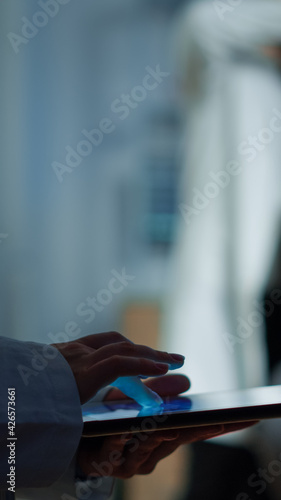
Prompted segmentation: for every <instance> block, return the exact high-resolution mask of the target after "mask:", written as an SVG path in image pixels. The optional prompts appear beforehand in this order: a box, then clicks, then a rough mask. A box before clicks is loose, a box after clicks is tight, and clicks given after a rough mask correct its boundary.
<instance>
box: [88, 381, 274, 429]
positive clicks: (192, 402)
mask: <svg viewBox="0 0 281 500" xmlns="http://www.w3.org/2000/svg"><path fill="white" fill-rule="evenodd" d="M82 410H83V421H84V429H83V435H84V436H89V437H94V436H106V435H112V434H122V433H125V432H126V433H127V432H132V433H136V432H148V431H153V430H163V429H177V428H185V427H195V426H203V425H210V424H224V423H231V422H247V421H251V420H261V419H268V418H281V385H275V386H267V387H257V388H253V389H244V390H240V391H229V392H213V393H207V394H192V395H188V396H177V397H166V398H164V403H163V405H161V406H160V407H159V408H157V409H155V408H149V407H148V408H142V407H141V406H140V405H138V404H137V403H136V402H135V401H132V400H128V399H122V400H119V401H103V402H89V403H86V404H85V405H84V406H83V407H82ZM280 425H281V423H280Z"/></svg>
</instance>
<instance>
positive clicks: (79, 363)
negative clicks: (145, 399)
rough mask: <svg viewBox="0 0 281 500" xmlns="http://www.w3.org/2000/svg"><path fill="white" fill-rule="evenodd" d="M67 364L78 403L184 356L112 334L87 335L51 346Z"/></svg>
mask: <svg viewBox="0 0 281 500" xmlns="http://www.w3.org/2000/svg"><path fill="white" fill-rule="evenodd" d="M53 345H54V347H56V348H57V349H58V350H59V351H60V353H61V354H62V355H63V356H64V358H65V359H66V361H67V362H68V363H69V365H70V368H71V370H72V372H73V375H74V377H75V380H76V383H77V387H78V391H79V395H80V401H81V404H83V403H86V401H88V400H89V399H90V398H91V397H93V396H94V395H95V394H96V393H97V392H98V391H99V390H100V389H102V388H103V387H104V386H106V385H108V384H110V383H111V382H113V381H114V380H115V379H117V378H118V377H123V376H138V375H144V376H157V375H163V374H165V373H166V372H167V371H168V369H169V365H171V364H174V363H175V362H177V363H179V365H182V364H183V361H184V357H183V356H181V355H179V354H168V353H166V352H162V351H156V350H154V349H151V348H150V347H146V346H142V345H137V344H133V343H132V342H130V341H129V340H128V339H127V338H126V337H124V336H123V335H121V334H119V333H116V332H108V333H99V334H94V335H89V336H87V337H83V338H81V339H78V340H73V341H71V342H64V343H60V344H53Z"/></svg>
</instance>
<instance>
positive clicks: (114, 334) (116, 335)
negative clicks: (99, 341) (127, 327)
mask: <svg viewBox="0 0 281 500" xmlns="http://www.w3.org/2000/svg"><path fill="white" fill-rule="evenodd" d="M110 334H111V338H112V340H113V341H114V342H124V341H125V340H127V339H126V337H124V335H121V333H119V332H116V331H113V332H110Z"/></svg>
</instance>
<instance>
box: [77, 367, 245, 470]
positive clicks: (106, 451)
mask: <svg viewBox="0 0 281 500" xmlns="http://www.w3.org/2000/svg"><path fill="white" fill-rule="evenodd" d="M145 384H146V385H147V386H148V387H149V388H150V389H152V390H153V391H156V392H157V393H159V394H160V395H161V396H168V395H169V396H175V395H178V394H179V393H181V392H185V391H186V390H187V389H188V388H189V386H190V382H189V380H188V379H187V378H186V377H185V376H184V375H168V376H164V377H160V378H156V379H151V380H148V381H146V382H145ZM116 399H124V395H123V394H122V393H121V392H120V391H118V390H117V389H113V390H112V391H111V392H110V393H109V394H108V395H107V397H106V400H116ZM152 418H153V417H152ZM249 425H253V422H250V423H247V424H245V423H234V424H227V425H208V426H204V427H192V428H186V429H174V430H168V431H167V430H161V431H157V430H155V431H149V432H141V433H134V434H130V433H126V434H123V435H122V436H109V437H104V438H84V439H82V440H81V442H80V445H79V448H78V454H77V460H78V465H79V467H80V469H81V470H83V472H84V474H85V475H87V476H92V477H98V476H114V477H118V478H123V479H125V478H129V477H132V476H134V475H135V474H149V473H150V472H152V471H153V469H154V468H155V467H156V465H157V463H158V462H159V461H160V460H162V459H163V458H165V457H167V456H168V455H170V454H171V453H173V452H174V451H175V450H176V449H177V448H178V447H179V446H181V445H183V444H189V443H192V442H194V441H199V440H205V439H210V438H212V437H215V436H219V435H222V434H226V433H228V432H232V431H236V430H240V429H243V428H245V427H248V426H249Z"/></svg>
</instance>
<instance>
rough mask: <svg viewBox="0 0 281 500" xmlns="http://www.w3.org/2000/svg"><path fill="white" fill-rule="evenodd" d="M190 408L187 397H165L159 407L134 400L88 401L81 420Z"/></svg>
mask: <svg viewBox="0 0 281 500" xmlns="http://www.w3.org/2000/svg"><path fill="white" fill-rule="evenodd" d="M190 409H191V400H190V399H189V398H184V397H182V398H180V397H178V398H166V399H165V400H164V402H163V404H161V406H159V408H149V407H145V408H143V407H141V406H140V405H138V404H137V403H136V402H135V401H127V400H120V401H110V402H106V401H104V402H99V403H97V402H92V403H91V402H89V403H87V404H86V405H84V406H83V408H82V410H83V421H84V422H92V421H101V420H115V419H124V418H134V417H148V416H154V415H163V414H165V413H175V412H182V411H187V410H190Z"/></svg>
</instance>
